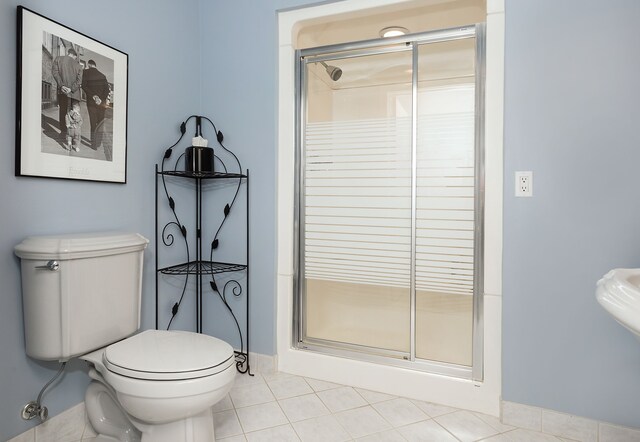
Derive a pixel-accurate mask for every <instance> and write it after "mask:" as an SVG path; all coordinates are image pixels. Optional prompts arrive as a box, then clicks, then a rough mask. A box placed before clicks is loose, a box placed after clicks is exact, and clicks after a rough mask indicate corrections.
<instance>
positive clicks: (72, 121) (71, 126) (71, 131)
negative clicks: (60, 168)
mask: <svg viewBox="0 0 640 442" xmlns="http://www.w3.org/2000/svg"><path fill="white" fill-rule="evenodd" d="M65 123H66V126H67V149H68V150H71V149H73V150H74V151H76V152H78V151H80V148H79V146H80V135H81V133H82V115H80V103H79V102H78V101H75V100H74V101H73V104H72V106H71V108H70V109H69V111H68V112H67V115H66V117H65Z"/></svg>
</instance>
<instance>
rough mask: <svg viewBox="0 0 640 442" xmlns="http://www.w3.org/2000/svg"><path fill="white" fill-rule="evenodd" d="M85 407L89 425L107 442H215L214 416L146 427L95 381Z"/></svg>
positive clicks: (199, 416)
mask: <svg viewBox="0 0 640 442" xmlns="http://www.w3.org/2000/svg"><path fill="white" fill-rule="evenodd" d="M85 406H86V409H87V416H88V418H89V423H90V424H91V426H92V427H93V429H94V430H95V432H96V433H97V435H98V436H97V438H96V440H97V441H101V442H102V441H104V442H211V441H214V440H215V432H214V429H213V413H212V411H211V408H210V407H209V408H207V409H206V410H205V411H203V412H202V413H200V414H197V415H195V416H191V417H188V418H185V419H181V420H178V421H173V422H168V423H166V424H154V425H151V424H147V423H144V422H141V421H138V420H137V419H135V418H133V417H132V416H129V415H127V413H126V412H125V411H124V410H122V407H121V406H120V404H119V403H118V401H117V400H116V394H115V392H114V391H113V390H112V389H111V388H109V387H108V386H106V385H105V384H103V383H101V382H98V381H93V382H91V384H89V387H88V388H87V393H86V395H85Z"/></svg>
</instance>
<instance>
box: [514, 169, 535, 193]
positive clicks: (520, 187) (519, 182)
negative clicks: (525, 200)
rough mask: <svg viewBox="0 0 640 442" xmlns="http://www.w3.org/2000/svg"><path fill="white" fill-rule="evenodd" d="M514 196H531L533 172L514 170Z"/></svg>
mask: <svg viewBox="0 0 640 442" xmlns="http://www.w3.org/2000/svg"><path fill="white" fill-rule="evenodd" d="M516 196H520V197H529V196H533V172H531V171H530V170H528V171H520V172H516Z"/></svg>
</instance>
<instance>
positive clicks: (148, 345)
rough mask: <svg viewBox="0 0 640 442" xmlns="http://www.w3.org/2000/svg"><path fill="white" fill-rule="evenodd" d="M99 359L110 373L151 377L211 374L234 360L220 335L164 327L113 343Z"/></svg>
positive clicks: (175, 377) (226, 367)
mask: <svg viewBox="0 0 640 442" xmlns="http://www.w3.org/2000/svg"><path fill="white" fill-rule="evenodd" d="M102 360H103V363H104V366H105V368H106V369H107V370H109V371H110V372H112V373H115V374H118V375H120V376H126V377H128V378H133V379H140V380H150V381H171V380H173V381H180V380H188V379H196V378H202V377H206V376H212V375H215V374H217V373H220V372H222V371H224V370H226V369H228V368H229V367H230V366H231V365H233V364H234V363H235V359H234V351H233V348H232V347H231V346H230V345H229V344H227V343H226V342H224V341H221V340H220V339H217V338H214V337H212V336H208V335H203V334H199V333H193V332H185V331H165V330H146V331H144V332H142V333H140V334H137V335H134V336H132V337H130V338H127V339H124V340H122V341H120V342H117V343H115V344H112V345H110V346H108V347H107V348H106V349H105V351H104V353H103V356H102Z"/></svg>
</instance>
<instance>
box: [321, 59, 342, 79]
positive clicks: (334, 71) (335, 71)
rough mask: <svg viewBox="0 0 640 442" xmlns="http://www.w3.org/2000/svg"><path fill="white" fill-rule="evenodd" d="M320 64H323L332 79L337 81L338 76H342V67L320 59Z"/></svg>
mask: <svg viewBox="0 0 640 442" xmlns="http://www.w3.org/2000/svg"><path fill="white" fill-rule="evenodd" d="M320 64H321V65H322V66H324V69H325V70H326V71H327V74H328V75H329V77H331V79H332V80H333V81H338V80H339V79H340V77H342V69H340V68H339V67H337V66H330V65H328V64H327V63H325V62H324V61H321V62H320Z"/></svg>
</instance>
